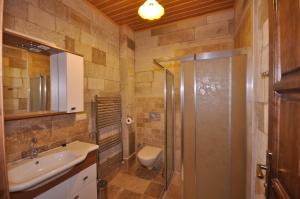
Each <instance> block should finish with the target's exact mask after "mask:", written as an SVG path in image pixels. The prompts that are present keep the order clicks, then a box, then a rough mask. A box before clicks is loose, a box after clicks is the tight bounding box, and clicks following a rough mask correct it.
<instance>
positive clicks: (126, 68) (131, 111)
mask: <svg viewBox="0 0 300 199" xmlns="http://www.w3.org/2000/svg"><path fill="white" fill-rule="evenodd" d="M134 56H135V41H134V32H133V31H132V30H131V29H130V28H129V27H127V26H121V27H120V79H121V97H122V136H123V155H124V159H125V160H127V159H129V158H130V157H131V155H132V154H134V152H135V137H136V136H135V133H136V129H135V127H136V126H135V122H134V123H133V124H130V125H128V124H126V119H127V117H131V118H134V120H135V73H134V70H135V69H134V64H135V59H134Z"/></svg>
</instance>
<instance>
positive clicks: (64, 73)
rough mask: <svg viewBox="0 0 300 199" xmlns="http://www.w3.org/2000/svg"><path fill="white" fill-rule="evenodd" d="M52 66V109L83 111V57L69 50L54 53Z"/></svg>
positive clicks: (51, 60)
mask: <svg viewBox="0 0 300 199" xmlns="http://www.w3.org/2000/svg"><path fill="white" fill-rule="evenodd" d="M50 66H51V109H52V111H58V112H67V113H73V112H81V111H83V110H84V102H83V100H84V99H83V98H84V96H83V95H84V93H83V92H84V91H83V86H84V85H83V84H84V79H83V73H84V71H83V70H84V69H83V57H81V56H79V55H75V54H71V53H67V52H62V53H58V54H54V55H51V58H50Z"/></svg>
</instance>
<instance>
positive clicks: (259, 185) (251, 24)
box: [235, 0, 269, 199]
mask: <svg viewBox="0 0 300 199" xmlns="http://www.w3.org/2000/svg"><path fill="white" fill-rule="evenodd" d="M253 13H257V15H255V16H254V17H253ZM235 15H236V24H237V28H236V31H235V47H236V48H248V49H249V51H252V52H253V54H252V55H251V59H252V63H253V70H254V96H255V99H254V101H255V107H254V109H253V114H254V115H255V123H256V124H257V125H256V126H255V127H254V139H255V140H254V141H253V142H252V144H253V146H252V147H253V148H252V149H251V153H253V151H255V153H256V157H255V159H254V161H255V164H257V163H263V164H265V163H266V158H265V157H266V150H267V145H268V92H269V89H268V86H269V84H268V82H269V78H268V77H267V76H263V75H262V74H263V73H264V72H268V71H269V22H268V21H269V20H268V2H267V1H264V0H258V1H254V2H253V1H248V0H238V1H236V5H235ZM254 20H255V21H254ZM256 23H257V24H256ZM248 155H249V154H248ZM251 155H252V154H251ZM252 169H253V168H252ZM253 172H255V171H254V170H253ZM252 175H255V174H254V173H253V174H252ZM251 177H253V176H251ZM251 179H252V178H251ZM264 182H265V181H264V179H263V180H261V179H258V178H256V184H255V197H256V198H258V199H263V198H265V195H264V191H265V189H264ZM253 183H254V182H252V184H253ZM253 192H254V190H253Z"/></svg>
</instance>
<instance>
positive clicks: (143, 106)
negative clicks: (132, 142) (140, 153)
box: [136, 97, 165, 148]
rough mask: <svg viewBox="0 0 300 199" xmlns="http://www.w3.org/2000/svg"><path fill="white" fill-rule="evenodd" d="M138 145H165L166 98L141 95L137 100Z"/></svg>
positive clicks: (161, 146)
mask: <svg viewBox="0 0 300 199" xmlns="http://www.w3.org/2000/svg"><path fill="white" fill-rule="evenodd" d="M136 106H137V108H136V113H137V121H136V122H137V124H136V126H137V145H138V147H139V146H142V145H150V146H157V147H160V148H163V147H164V133H163V132H164V126H165V123H164V122H165V120H164V99H163V98H161V97H139V98H137V100H136Z"/></svg>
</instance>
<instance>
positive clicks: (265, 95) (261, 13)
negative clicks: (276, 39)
mask: <svg viewBox="0 0 300 199" xmlns="http://www.w3.org/2000/svg"><path fill="white" fill-rule="evenodd" d="M257 2H258V5H257V7H256V9H257V13H258V16H257V17H258V24H257V26H258V33H257V34H258V43H257V48H258V69H257V73H256V82H257V90H256V100H255V101H256V114H257V124H258V125H257V130H256V141H257V142H256V144H257V146H256V163H260V164H261V163H263V164H265V163H266V151H267V149H268V117H269V114H268V112H269V110H268V105H269V102H268V100H269V78H268V77H267V76H263V75H262V74H263V73H265V72H268V71H269V17H268V2H267V1H264V0H258V1H257ZM264 183H265V181H264V180H260V179H257V182H256V198H257V199H264V198H265V194H264V192H265V189H264Z"/></svg>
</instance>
